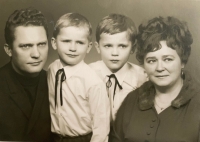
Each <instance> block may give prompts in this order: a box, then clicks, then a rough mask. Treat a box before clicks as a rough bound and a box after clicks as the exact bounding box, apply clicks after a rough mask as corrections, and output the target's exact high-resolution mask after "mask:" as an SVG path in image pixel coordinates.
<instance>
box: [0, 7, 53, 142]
mask: <svg viewBox="0 0 200 142" xmlns="http://www.w3.org/2000/svg"><path fill="white" fill-rule="evenodd" d="M47 32H48V31H47V22H46V20H45V18H44V16H43V15H42V13H41V12H40V11H38V10H33V9H22V10H16V11H15V12H14V13H13V14H12V15H11V16H10V17H9V18H8V21H7V23H6V27H5V40H6V44H5V45H4V49H5V51H6V53H7V54H8V55H9V56H10V58H11V60H10V62H9V63H7V64H6V65H4V66H3V67H2V68H0V140H9V141H12V140H17V141H45V142H46V141H49V140H50V112H49V101H48V87H47V78H46V72H45V71H44V70H42V68H43V66H44V64H45V62H46V59H47V54H48V40H47V34H48V33H47Z"/></svg>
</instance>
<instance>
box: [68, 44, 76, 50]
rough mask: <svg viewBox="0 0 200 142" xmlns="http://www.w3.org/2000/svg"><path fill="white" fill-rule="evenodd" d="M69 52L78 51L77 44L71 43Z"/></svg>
mask: <svg viewBox="0 0 200 142" xmlns="http://www.w3.org/2000/svg"><path fill="white" fill-rule="evenodd" d="M69 50H70V51H73V52H74V51H76V43H71V45H70V48H69Z"/></svg>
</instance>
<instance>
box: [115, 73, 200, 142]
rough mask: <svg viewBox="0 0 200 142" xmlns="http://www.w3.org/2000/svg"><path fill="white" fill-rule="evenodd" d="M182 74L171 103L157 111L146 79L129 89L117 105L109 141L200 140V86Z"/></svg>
mask: <svg viewBox="0 0 200 142" xmlns="http://www.w3.org/2000/svg"><path fill="white" fill-rule="evenodd" d="M195 86H197V84H195V83H194V82H193V81H192V79H191V77H189V76H188V75H187V74H186V79H185V80H184V85H183V87H182V89H181V91H180V93H179V95H178V96H177V98H176V99H175V100H174V101H173V102H172V104H171V106H170V107H168V108H167V109H165V110H164V111H162V112H161V113H159V114H157V112H156V110H155V108H154V104H153V100H154V97H155V95H154V94H155V89H154V87H153V84H152V83H151V82H150V81H149V82H146V83H145V84H143V85H142V86H141V87H140V88H138V89H136V90H135V91H133V92H131V93H130V94H129V95H128V96H127V98H126V99H125V101H124V102H123V104H122V106H121V107H120V109H119V111H118V114H117V117H116V121H115V124H114V129H115V130H114V132H113V134H112V135H113V136H112V141H113V142H200V91H199V90H200V89H199V87H200V86H197V87H195Z"/></svg>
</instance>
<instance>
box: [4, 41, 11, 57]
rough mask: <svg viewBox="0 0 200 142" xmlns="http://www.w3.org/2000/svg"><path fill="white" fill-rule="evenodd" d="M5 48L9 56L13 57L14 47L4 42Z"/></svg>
mask: <svg viewBox="0 0 200 142" xmlns="http://www.w3.org/2000/svg"><path fill="white" fill-rule="evenodd" d="M4 50H5V52H6V54H8V56H9V57H12V49H11V47H10V46H9V45H8V44H4Z"/></svg>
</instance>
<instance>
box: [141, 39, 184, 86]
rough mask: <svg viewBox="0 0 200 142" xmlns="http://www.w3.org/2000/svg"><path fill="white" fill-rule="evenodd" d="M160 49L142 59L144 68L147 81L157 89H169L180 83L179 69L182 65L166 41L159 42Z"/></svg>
mask: <svg viewBox="0 0 200 142" xmlns="http://www.w3.org/2000/svg"><path fill="white" fill-rule="evenodd" d="M160 44H161V48H160V49H159V50H157V51H154V52H149V53H147V55H146V56H145V58H144V68H145V70H146V72H147V74H148V76H149V79H150V80H151V81H152V82H153V83H154V84H155V85H156V86H159V87H170V86H173V85H175V84H176V83H181V81H182V78H181V68H183V67H184V64H182V63H181V59H180V57H179V56H178V54H177V52H176V50H173V49H172V48H170V47H168V46H167V44H166V41H160Z"/></svg>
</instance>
